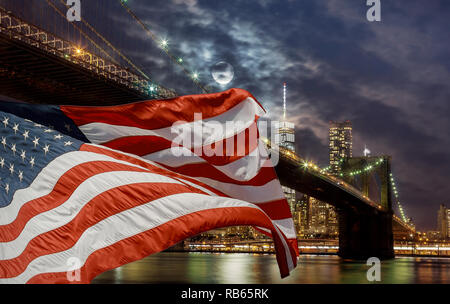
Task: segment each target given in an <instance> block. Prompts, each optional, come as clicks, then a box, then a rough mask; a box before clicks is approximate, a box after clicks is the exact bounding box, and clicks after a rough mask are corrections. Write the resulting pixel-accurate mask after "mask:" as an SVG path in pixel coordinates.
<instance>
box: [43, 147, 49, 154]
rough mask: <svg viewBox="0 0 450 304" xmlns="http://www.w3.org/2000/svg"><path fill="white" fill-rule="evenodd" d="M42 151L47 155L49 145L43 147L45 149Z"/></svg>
mask: <svg viewBox="0 0 450 304" xmlns="http://www.w3.org/2000/svg"><path fill="white" fill-rule="evenodd" d="M42 149H43V150H44V154H45V155H47V153H48V151H49V150H50V145H45V147H44V148H42Z"/></svg>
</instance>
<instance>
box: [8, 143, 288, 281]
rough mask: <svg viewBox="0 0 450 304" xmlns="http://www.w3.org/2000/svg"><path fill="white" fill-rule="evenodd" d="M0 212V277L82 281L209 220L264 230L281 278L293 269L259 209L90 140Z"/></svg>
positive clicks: (276, 229) (281, 237) (275, 228)
mask: <svg viewBox="0 0 450 304" xmlns="http://www.w3.org/2000/svg"><path fill="white" fill-rule="evenodd" d="M2 215H4V216H2V217H1V218H0V284H4V283H25V282H28V283H69V281H68V277H67V272H68V271H69V270H71V268H70V267H71V265H70V264H68V261H69V259H70V258H73V257H75V258H77V259H78V260H79V261H80V262H81V265H80V270H81V272H80V274H81V281H78V282H72V283H88V282H90V281H91V280H92V279H93V278H94V277H95V276H97V275H98V274H100V273H102V272H104V271H106V270H109V269H113V268H116V267H118V266H120V265H123V264H125V263H129V262H132V261H135V260H138V259H141V258H144V257H145V256H148V255H149V254H151V253H155V252H159V251H161V250H164V249H166V248H168V247H170V246H171V245H173V244H175V243H177V242H179V241H181V240H183V239H185V238H187V237H189V236H192V235H195V234H197V233H200V232H202V231H206V230H209V229H215V228H218V227H225V226H231V225H255V226H258V227H263V228H264V229H268V230H269V231H271V233H272V235H273V237H274V241H275V246H276V250H277V252H278V254H277V259H278V262H279V265H280V271H281V274H282V276H286V275H287V274H288V273H289V270H290V269H292V268H293V267H295V259H293V256H295V252H293V251H292V250H291V248H289V240H288V239H287V237H286V235H285V234H284V233H283V232H282V231H283V229H282V228H281V227H280V225H279V224H276V223H275V221H273V220H272V219H271V218H270V217H269V216H268V215H267V213H266V212H264V210H263V209H262V208H260V207H259V206H258V205H256V204H252V203H249V202H245V201H242V200H238V199H233V198H230V197H227V196H224V195H221V193H220V192H217V191H216V190H214V189H212V188H210V187H209V186H208V185H205V184H202V183H201V182H199V181H197V180H195V179H191V178H185V177H184V176H182V175H180V174H177V173H174V172H171V171H168V170H167V169H164V168H162V167H161V166H159V165H157V164H155V163H153V162H151V161H148V160H144V159H142V158H140V157H137V156H133V155H129V154H126V153H120V152H116V151H113V150H111V149H108V148H103V147H99V146H95V145H90V144H86V145H83V146H82V147H81V149H80V151H75V152H70V153H67V154H64V155H62V156H60V157H58V158H56V159H55V160H53V161H52V162H51V163H50V164H49V165H48V166H47V167H46V168H44V169H43V170H42V171H41V172H40V173H39V174H38V176H37V177H36V178H35V180H34V181H33V182H32V184H31V185H30V186H29V187H28V188H26V189H23V190H19V191H17V192H16V193H15V195H14V198H13V201H12V203H11V204H10V205H8V206H7V207H5V208H3V210H2Z"/></svg>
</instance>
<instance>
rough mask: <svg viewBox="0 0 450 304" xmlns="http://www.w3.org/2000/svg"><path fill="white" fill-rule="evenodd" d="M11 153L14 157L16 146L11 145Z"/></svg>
mask: <svg viewBox="0 0 450 304" xmlns="http://www.w3.org/2000/svg"><path fill="white" fill-rule="evenodd" d="M11 151H13V153H14V155H16V151H17V150H16V144H13V145H12V146H11Z"/></svg>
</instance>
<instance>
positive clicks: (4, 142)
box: [2, 137, 6, 149]
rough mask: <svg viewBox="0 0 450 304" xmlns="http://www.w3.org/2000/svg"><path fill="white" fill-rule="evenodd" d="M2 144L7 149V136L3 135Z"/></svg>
mask: <svg viewBox="0 0 450 304" xmlns="http://www.w3.org/2000/svg"><path fill="white" fill-rule="evenodd" d="M2 145H3V148H5V149H6V138H5V137H2Z"/></svg>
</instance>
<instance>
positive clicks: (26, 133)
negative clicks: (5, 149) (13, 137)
mask: <svg viewBox="0 0 450 304" xmlns="http://www.w3.org/2000/svg"><path fill="white" fill-rule="evenodd" d="M28 134H30V131H28V130H26V131H25V132H23V134H22V135H23V139H24V140H27V138H28Z"/></svg>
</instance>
